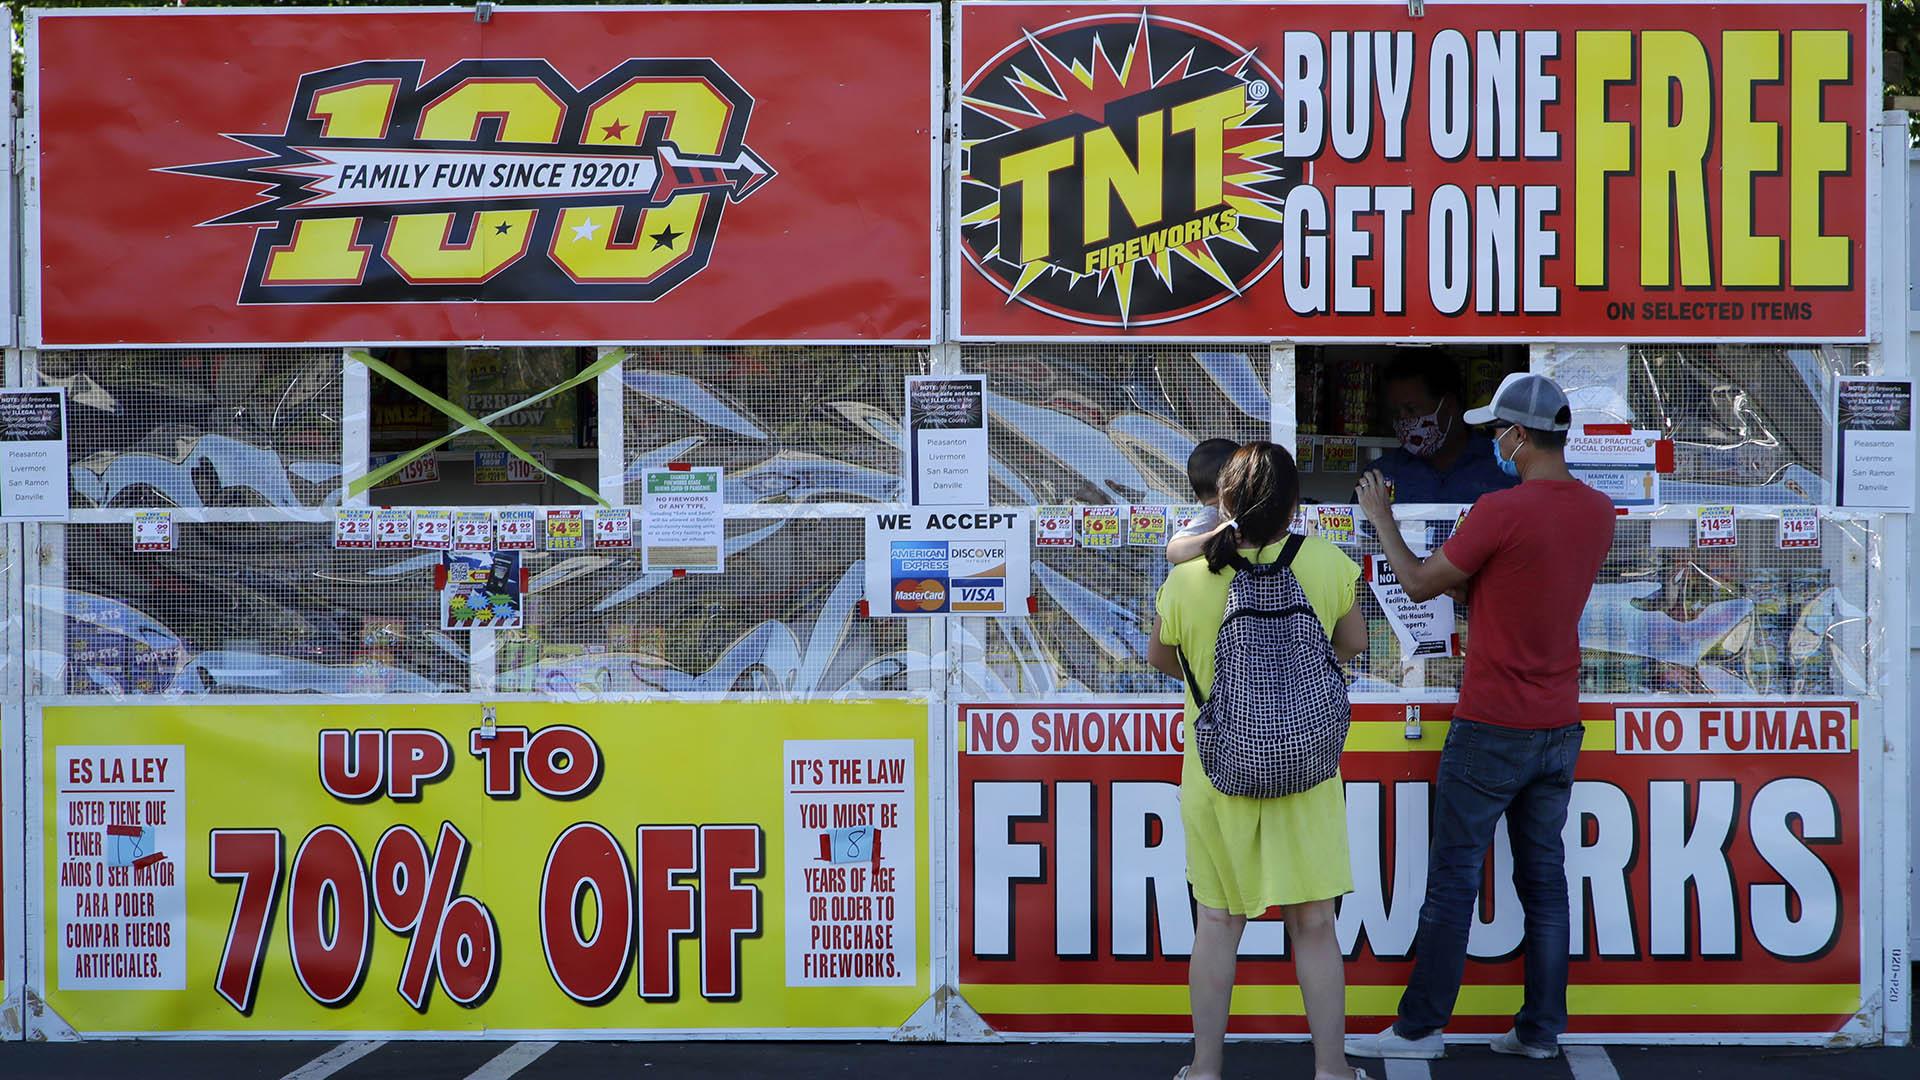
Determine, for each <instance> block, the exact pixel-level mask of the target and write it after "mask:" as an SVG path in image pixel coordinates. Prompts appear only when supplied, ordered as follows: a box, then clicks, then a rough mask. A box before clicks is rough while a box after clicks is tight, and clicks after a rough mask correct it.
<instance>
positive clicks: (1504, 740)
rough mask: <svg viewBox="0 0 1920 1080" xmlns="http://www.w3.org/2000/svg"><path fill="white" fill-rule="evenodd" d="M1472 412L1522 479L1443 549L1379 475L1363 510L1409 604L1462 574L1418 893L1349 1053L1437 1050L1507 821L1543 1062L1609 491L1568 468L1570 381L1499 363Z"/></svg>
mask: <svg viewBox="0 0 1920 1080" xmlns="http://www.w3.org/2000/svg"><path fill="white" fill-rule="evenodd" d="M1466 419H1467V422H1468V423H1470V424H1475V425H1479V424H1488V423H1492V424H1495V425H1496V429H1495V430H1496V434H1495V436H1494V441H1493V446H1494V455H1495V459H1496V461H1497V462H1498V463H1499V464H1500V467H1501V468H1502V469H1503V470H1505V471H1508V472H1511V473H1517V475H1518V476H1519V477H1520V481H1521V482H1520V485H1519V486H1518V487H1514V488H1509V489H1507V490H1505V491H1496V492H1490V493H1488V494H1486V495H1483V496H1481V497H1480V500H1479V501H1478V502H1476V503H1474V504H1473V509H1472V510H1471V511H1470V512H1469V513H1468V514H1467V518H1466V520H1465V521H1464V522H1462V523H1461V525H1460V527H1459V528H1458V529H1457V530H1455V532H1454V534H1453V537H1452V538H1451V539H1449V540H1448V541H1447V542H1446V544H1445V546H1443V547H1442V548H1441V549H1440V552H1439V554H1437V555H1432V556H1429V557H1428V558H1425V559H1422V558H1420V557H1419V556H1417V555H1415V554H1414V553H1413V552H1412V551H1411V550H1410V549H1409V548H1408V547H1407V543H1406V541H1405V540H1404V539H1403V538H1402V537H1401V535H1400V530H1399V527H1398V526H1397V525H1396V524H1395V523H1394V519H1393V508H1392V507H1391V506H1390V505H1389V504H1388V502H1387V495H1386V492H1385V490H1384V486H1385V485H1384V484H1383V483H1382V482H1381V480H1380V476H1379V474H1378V473H1369V474H1367V476H1366V477H1365V478H1363V479H1362V480H1361V481H1360V493H1359V498H1360V506H1361V509H1362V510H1364V511H1365V512H1366V515H1367V520H1368V521H1370V522H1372V523H1373V530H1374V532H1375V533H1376V534H1378V535H1379V537H1380V543H1381V546H1382V547H1383V548H1385V550H1386V554H1387V558H1388V559H1389V560H1390V561H1391V562H1392V563H1393V570H1394V573H1395V574H1397V575H1398V576H1399V579H1400V584H1401V587H1402V588H1404V589H1405V590H1406V591H1407V595H1408V596H1410V597H1412V598H1413V599H1414V600H1416V601H1422V600H1428V599H1431V598H1433V597H1435V596H1438V595H1440V594H1441V593H1443V592H1448V591H1452V590H1456V589H1458V588H1459V587H1461V586H1463V585H1464V586H1465V588H1466V599H1467V605H1468V608H1467V618H1468V645H1467V669H1466V676H1465V678H1464V679H1463V681H1462V682H1461V685H1460V703H1459V705H1457V706H1456V707H1455V708H1454V712H1453V723H1452V725H1451V726H1450V728H1449V730H1448V731H1447V742H1446V746H1445V748H1444V749H1442V751H1441V753H1440V772H1439V777H1438V780H1437V782H1436V784H1435V799H1434V807H1433V814H1434V819H1433V840H1432V845H1431V849H1430V855H1429V861H1428V864H1427V897H1426V902H1425V903H1424V904H1423V905H1422V906H1421V908H1420V928H1419V931H1418V933H1417V935H1416V937H1415V939H1414V966H1413V973H1412V975H1411V976H1409V978H1408V980H1407V990H1406V993H1405V994H1404V995H1403V996H1402V997H1401V998H1400V1012H1399V1018H1398V1019H1397V1020H1396V1021H1395V1022H1394V1024H1393V1026H1392V1027H1390V1028H1388V1029H1387V1030H1386V1031H1384V1032H1381V1033H1380V1034H1379V1035H1374V1036H1368V1037H1363V1038H1352V1039H1349V1040H1348V1041H1347V1053H1349V1054H1352V1055H1354V1056H1356V1057H1402V1058H1437V1057H1441V1056H1443V1055H1444V1054H1445V1053H1446V1044H1445V1042H1444V1041H1443V1040H1442V1038H1441V1031H1442V1029H1444V1028H1445V1027H1446V1025H1447V1021H1448V1020H1450V1019H1452V1016H1453V1006H1454V1002H1455V1000H1456V999H1457V998H1458V997H1459V994H1460V978H1461V975H1462V973H1463V972H1464V970H1465V967H1466V956H1467V930H1468V926H1469V924H1470V922H1471V920H1472V918H1473V906H1474V901H1475V899H1476V897H1477V896H1478V893H1479V886H1480V874H1481V864H1482V860H1483V859H1484V858H1485V856H1486V851H1487V848H1488V846H1489V845H1491V844H1492V843H1493V835H1494V827H1495V826H1496V825H1497V824H1498V823H1499V821H1500V818H1501V817H1502V816H1505V817H1506V819H1507V834H1508V836H1509V837H1510V838H1511V840H1512V842H1513V864H1514V865H1513V883H1514V888H1515V889H1516V890H1517V891H1518V893H1519V895H1520V903H1521V906H1522V907H1523V908H1525V910H1526V970H1527V977H1526V998H1525V1004H1523V1005H1522V1007H1521V1009H1520V1012H1519V1013H1518V1014H1517V1015H1515V1017H1514V1025H1513V1030H1511V1031H1509V1032H1507V1033H1506V1034H1505V1035H1502V1036H1500V1037H1499V1038H1498V1039H1495V1040H1494V1043H1493V1049H1494V1050H1496V1051H1498V1052H1500V1053H1506V1054H1519V1055H1523V1056H1526V1057H1533V1058H1550V1057H1554V1056H1555V1055H1557V1054H1559V1052H1560V1047H1559V1037H1560V1034H1561V1033H1562V1032H1564V1031H1565V1030H1566V1027H1567V951H1568V919H1567V867H1566V851H1565V848H1564V847H1563V845H1562V841H1561V832H1562V830H1563V829H1565V828H1566V824H1567V802H1568V799H1569V798H1570V797H1571V795H1572V792H1573V766H1574V762H1575V761H1576V760H1577V759H1578V758H1579V755H1580V741H1581V737H1582V735H1583V734H1584V733H1585V729H1584V728H1583V727H1582V726H1581V724H1580V712H1579V689H1580V633H1579V627H1580V613H1581V611H1582V609H1584V608H1585V607H1586V603H1587V594H1588V593H1589V592H1590V591H1591V590H1592V588H1593V582H1594V578H1595V577H1596V576H1597V575H1598V574H1599V572H1600V567H1601V564H1602V563H1604V562H1605V561H1606V558H1607V552H1608V550H1609V549H1610V548H1611V547H1612V545H1613V522H1614V511H1613V503H1612V502H1611V501H1610V500H1609V499H1608V498H1607V497H1606V496H1605V495H1602V494H1601V493H1599V492H1598V491H1595V490H1594V489H1593V488H1590V487H1588V486H1587V485H1585V484H1583V483H1581V482H1580V481H1578V480H1576V479H1574V478H1573V474H1572V473H1570V472H1568V471H1567V460H1566V453H1565V449H1566V443H1567V429H1568V428H1569V427H1570V426H1571V424H1570V420H1571V416H1570V413H1569V410H1568V407H1567V398H1566V395H1565V394H1563V393H1561V392H1560V388H1559V387H1558V386H1555V385H1554V384H1553V382H1552V380H1550V379H1547V378H1544V377H1542V376H1539V375H1529V374H1520V373H1516V374H1513V375H1509V376H1507V378H1506V380H1505V381H1504V382H1502V383H1501V384H1500V389H1499V390H1497V391H1495V392H1494V395H1493V401H1492V403H1491V404H1489V405H1488V406H1487V407H1486V408H1484V409H1475V410H1473V411H1471V412H1469V413H1467V414H1466Z"/></svg>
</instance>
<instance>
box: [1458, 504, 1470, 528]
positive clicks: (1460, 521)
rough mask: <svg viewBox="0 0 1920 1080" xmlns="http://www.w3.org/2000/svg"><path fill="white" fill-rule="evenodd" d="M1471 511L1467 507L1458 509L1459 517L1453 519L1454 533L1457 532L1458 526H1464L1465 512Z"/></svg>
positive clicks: (1465, 520) (1465, 521)
mask: <svg viewBox="0 0 1920 1080" xmlns="http://www.w3.org/2000/svg"><path fill="white" fill-rule="evenodd" d="M1471 509H1472V507H1469V506H1463V507H1461V508H1460V514H1459V516H1458V517H1456V518H1454V519H1453V531H1454V532H1459V531H1460V526H1462V525H1465V524H1466V523H1467V511H1468V510H1471Z"/></svg>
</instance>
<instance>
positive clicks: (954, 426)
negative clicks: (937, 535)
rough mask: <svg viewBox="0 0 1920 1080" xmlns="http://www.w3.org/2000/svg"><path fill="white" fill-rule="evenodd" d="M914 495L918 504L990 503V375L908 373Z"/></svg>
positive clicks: (969, 504)
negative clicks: (988, 380)
mask: <svg viewBox="0 0 1920 1080" xmlns="http://www.w3.org/2000/svg"><path fill="white" fill-rule="evenodd" d="M907 437H908V438H909V439H911V440H912V444H911V454H910V456H911V457H912V462H911V468H912V471H911V474H910V477H909V479H910V482H911V483H912V485H913V486H912V489H911V497H912V500H913V502H914V504H915V505H918V506H985V505H986V504H987V461H988V459H987V377H986V376H985V375H909V376H907Z"/></svg>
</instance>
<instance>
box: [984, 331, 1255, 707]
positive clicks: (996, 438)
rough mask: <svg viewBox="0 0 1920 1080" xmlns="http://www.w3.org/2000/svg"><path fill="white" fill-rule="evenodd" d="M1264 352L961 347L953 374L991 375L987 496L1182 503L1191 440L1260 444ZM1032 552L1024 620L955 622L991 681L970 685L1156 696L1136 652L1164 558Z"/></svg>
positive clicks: (1005, 500) (1046, 501) (1143, 553)
mask: <svg viewBox="0 0 1920 1080" xmlns="http://www.w3.org/2000/svg"><path fill="white" fill-rule="evenodd" d="M1268 357H1269V354H1268V352H1267V350H1266V349H1265V348H1264V347H1255V348H1252V349H1220V348H1212V349H1209V348H1205V347H1193V346H1180V345H1168V344H1142V345H1105V344H1103V345H1052V344H1047V345H962V346H961V362H962V366H963V367H965V369H966V370H968V371H971V372H983V373H985V374H986V376H987V410H988V425H989V431H988V440H989V452H990V454H991V458H992V470H993V472H992V477H993V480H992V497H993V501H994V502H996V503H999V504H1003V505H1008V504H1010V505H1016V506H1020V505H1024V506H1039V505H1057V504H1085V505H1102V504H1124V503H1131V502H1151V503H1167V504H1182V503H1191V502H1192V501H1193V500H1194V495H1193V489H1192V487H1191V486H1190V485H1189V484H1188V482H1187V476H1186V463H1187V455H1188V454H1189V453H1190V452H1192V450H1193V447H1194V444H1195V443H1197V442H1199V441H1200V440H1201V439H1207V438H1213V437H1221V438H1228V439H1234V440H1236V441H1241V442H1244V441H1247V440H1250V439H1264V438H1266V437H1267V436H1268V435H1269V433H1270V431H1271V426H1270V421H1269V419H1268V417H1269V412H1270V405H1269V390H1268V383H1269V381H1270V379H1269V376H1270V372H1271V364H1270V362H1269V358H1268ZM1033 554H1034V561H1033V589H1034V594H1035V596H1036V597H1038V598H1039V611H1038V613H1037V614H1036V615H1035V616H1034V617H1033V618H1031V619H1028V620H1025V621H1018V620H1000V621H997V622H993V621H988V620H980V619H967V620H956V626H955V632H957V633H958V634H960V635H961V643H962V647H963V649H965V650H967V652H966V655H968V656H970V657H971V658H972V659H974V660H976V661H978V662H979V663H981V664H984V669H983V670H984V675H983V678H985V679H986V680H988V682H989V683H990V684H991V685H990V686H983V687H980V688H979V689H982V690H992V691H994V692H1021V693H1032V692H1045V691H1049V690H1053V689H1062V690H1064V689H1078V688H1086V689H1098V690H1102V691H1111V692H1116V693H1121V692H1128V693H1131V692H1152V691H1155V690H1162V689H1164V685H1163V684H1162V682H1161V676H1160V675H1159V673H1157V672H1155V671H1153V670H1152V669H1151V668H1149V667H1148V666H1147V663H1146V651H1145V649H1146V635H1147V633H1148V632H1149V631H1150V630H1151V629H1152V625H1153V593H1154V590H1155V589H1157V588H1158V587H1159V584H1160V581H1161V580H1162V579H1163V578H1165V576H1166V571H1167V561H1166V553H1165V552H1164V551H1162V550H1161V549H1158V548H1147V547H1138V548H1134V547H1129V548H1122V549H1119V550H1117V551H1108V552H1100V551H1087V550H1082V549H1078V548H1072V549H1060V548H1047V549H1040V548H1036V549H1034V553H1033Z"/></svg>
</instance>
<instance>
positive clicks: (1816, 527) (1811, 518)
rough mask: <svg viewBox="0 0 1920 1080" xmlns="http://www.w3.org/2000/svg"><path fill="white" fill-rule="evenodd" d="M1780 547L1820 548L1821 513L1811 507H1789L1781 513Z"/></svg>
mask: <svg viewBox="0 0 1920 1080" xmlns="http://www.w3.org/2000/svg"><path fill="white" fill-rule="evenodd" d="M1779 543H1780V546H1781V547H1783V548H1817V547H1819V546H1820V511H1818V510H1816V509H1814V508H1813V507H1811V506H1789V507H1785V508H1783V509H1782V510H1781V511H1780V537H1779Z"/></svg>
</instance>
